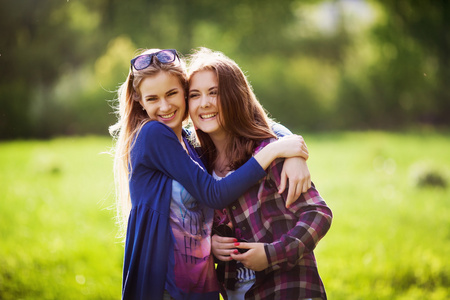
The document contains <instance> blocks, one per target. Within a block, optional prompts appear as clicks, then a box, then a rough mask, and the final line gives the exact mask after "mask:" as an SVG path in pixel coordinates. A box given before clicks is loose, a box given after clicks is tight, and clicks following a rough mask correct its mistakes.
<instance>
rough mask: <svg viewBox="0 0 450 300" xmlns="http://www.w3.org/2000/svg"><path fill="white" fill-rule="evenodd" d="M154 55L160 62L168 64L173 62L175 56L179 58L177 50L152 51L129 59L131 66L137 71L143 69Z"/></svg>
mask: <svg viewBox="0 0 450 300" xmlns="http://www.w3.org/2000/svg"><path fill="white" fill-rule="evenodd" d="M155 56H156V58H157V59H158V61H159V62H160V63H162V64H169V63H172V62H174V61H175V59H176V58H178V59H179V57H178V54H177V50H175V49H165V50H161V51H158V52H154V53H149V54H142V55H139V56H138V57H135V58H133V59H132V60H131V66H133V67H134V69H135V70H137V71H139V70H142V69H145V68H147V67H148V66H150V65H151V63H152V62H153V57H155Z"/></svg>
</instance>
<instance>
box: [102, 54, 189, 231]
mask: <svg viewBox="0 0 450 300" xmlns="http://www.w3.org/2000/svg"><path fill="white" fill-rule="evenodd" d="M157 51H160V50H159V49H147V50H143V51H142V52H141V54H140V55H142V54H151V53H154V52H157ZM159 72H167V73H168V74H170V75H172V76H175V77H176V78H178V80H179V81H180V83H181V86H182V87H183V92H184V94H185V95H186V89H187V75H186V67H185V63H184V60H183V59H182V58H181V57H179V59H178V60H175V61H174V62H173V63H160V62H159V61H158V59H157V58H156V57H155V56H154V57H153V62H152V63H151V64H150V65H149V66H148V67H147V68H145V69H143V70H133V69H131V70H130V71H129V73H128V76H127V79H126V80H125V82H124V83H123V84H122V85H121V86H120V87H119V89H118V92H117V95H118V99H117V100H118V103H117V105H116V107H115V108H114V109H115V113H116V116H117V123H116V124H114V125H112V126H110V127H109V132H110V134H111V136H112V137H113V138H114V140H115V147H114V181H115V186H116V216H117V222H118V224H119V227H120V232H121V234H124V233H125V232H126V224H127V220H128V216H129V214H130V210H131V198H130V190H129V178H130V174H131V169H130V168H131V162H130V152H131V149H132V147H133V142H134V140H135V139H136V137H137V135H138V134H139V132H140V130H141V128H142V126H143V125H144V124H145V123H147V122H149V121H150V118H149V117H148V115H147V112H146V111H145V110H143V109H142V106H141V104H140V103H139V100H140V98H141V94H140V91H139V85H140V83H141V82H142V80H143V79H145V78H147V77H151V76H155V75H157V74H158V73H159ZM186 101H187V100H186ZM186 107H187V106H186ZM187 116H188V110H187V109H186V112H185V116H184V119H185V118H187Z"/></svg>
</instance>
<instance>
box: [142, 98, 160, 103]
mask: <svg viewBox="0 0 450 300" xmlns="http://www.w3.org/2000/svg"><path fill="white" fill-rule="evenodd" d="M145 100H147V101H148V102H151V101H156V100H158V98H156V97H150V98H147V99H145Z"/></svg>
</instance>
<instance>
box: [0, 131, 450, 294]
mask: <svg viewBox="0 0 450 300" xmlns="http://www.w3.org/2000/svg"><path fill="white" fill-rule="evenodd" d="M305 139H306V141H307V143H308V147H309V150H310V154H311V157H310V160H309V161H308V164H309V167H310V171H311V174H312V179H313V181H314V183H315V184H316V187H317V188H318V190H319V191H320V193H321V194H322V196H323V197H324V199H325V200H326V201H327V203H328V205H329V206H330V207H331V208H332V210H333V213H334V220H333V224H332V227H331V229H330V231H329V233H328V234H327V236H326V237H325V238H324V239H323V240H322V241H321V242H320V243H319V246H318V248H317V249H316V251H315V252H316V256H317V260H318V264H319V271H320V274H321V276H322V279H323V281H324V283H325V288H326V289H327V292H328V297H329V299H331V300H334V299H346V300H347V299H449V298H450V186H449V185H450V135H449V134H438V133H434V132H429V133H419V134H412V133H403V134H401V133H382V132H365V133H334V134H318V135H305ZM109 147H111V139H110V138H107V137H84V138H60V139H53V140H50V141H14V142H2V143H0V187H1V188H0V233H1V242H0V299H5V300H6V299H119V298H120V290H121V269H122V255H123V245H122V243H121V240H120V239H118V238H117V226H116V224H115V220H114V210H113V206H114V200H113V192H114V186H113V177H112V158H111V157H110V156H109V155H107V154H101V153H102V152H105V151H108V150H109ZM426 175H428V177H426ZM423 178H425V179H424V180H422V181H420V180H421V179H423ZM440 180H441V181H440ZM442 180H444V182H446V183H447V186H446V187H441V185H442ZM420 182H422V183H423V182H425V183H427V182H428V183H431V184H430V185H426V184H425V183H423V184H420ZM432 183H434V184H432Z"/></svg>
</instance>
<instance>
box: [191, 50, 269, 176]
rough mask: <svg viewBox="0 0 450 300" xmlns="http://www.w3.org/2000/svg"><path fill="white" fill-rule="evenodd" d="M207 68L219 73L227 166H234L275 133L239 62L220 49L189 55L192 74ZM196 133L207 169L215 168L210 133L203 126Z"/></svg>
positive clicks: (234, 167)
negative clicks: (226, 137)
mask: <svg viewBox="0 0 450 300" xmlns="http://www.w3.org/2000/svg"><path fill="white" fill-rule="evenodd" d="M208 70H209V71H213V72H214V73H215V74H216V76H217V81H218V98H217V101H218V105H219V113H220V120H221V122H222V123H221V125H222V127H223V128H224V129H225V131H226V132H227V133H228V135H229V142H228V143H227V146H226V149H225V154H226V157H227V158H229V164H228V166H227V167H229V168H230V169H231V170H235V169H237V168H239V167H240V166H241V165H243V164H244V163H245V162H246V161H247V160H248V159H249V158H250V157H251V156H252V154H253V151H254V149H255V148H256V146H257V145H258V143H260V142H261V141H262V140H264V139H267V138H273V137H275V135H274V134H273V132H272V130H271V129H270V126H269V122H270V119H269V117H268V116H267V113H266V111H265V110H264V108H263V107H262V105H261V104H260V103H259V101H258V100H257V99H256V96H255V94H254V92H253V89H252V87H251V85H250V83H249V82H248V80H247V78H246V76H245V75H244V73H243V72H242V70H241V69H240V68H239V66H238V65H237V64H236V62H234V61H233V60H232V59H230V58H228V57H227V56H225V55H224V54H223V53H221V52H217V51H212V50H210V49H207V48H200V49H199V50H197V51H196V52H195V53H194V54H192V55H191V56H190V63H189V67H188V74H189V78H192V76H193V75H194V74H195V73H197V72H200V71H208ZM196 133H197V136H198V140H199V142H200V145H201V146H202V150H203V153H204V155H205V156H206V159H207V162H208V171H212V170H214V165H215V162H216V159H217V149H216V148H215V145H214V143H213V142H212V140H211V138H210V137H209V135H208V134H206V133H204V132H203V131H201V130H196Z"/></svg>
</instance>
